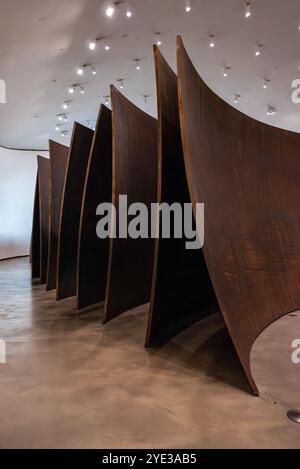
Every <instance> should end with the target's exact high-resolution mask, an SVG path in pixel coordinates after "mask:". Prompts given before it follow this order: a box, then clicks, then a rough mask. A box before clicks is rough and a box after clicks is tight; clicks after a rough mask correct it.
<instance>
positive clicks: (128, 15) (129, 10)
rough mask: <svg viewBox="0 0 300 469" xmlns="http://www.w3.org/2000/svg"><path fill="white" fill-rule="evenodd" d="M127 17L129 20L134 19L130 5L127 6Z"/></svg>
mask: <svg viewBox="0 0 300 469" xmlns="http://www.w3.org/2000/svg"><path fill="white" fill-rule="evenodd" d="M126 16H127V18H131V17H132V11H131V8H130V6H129V5H127V7H126Z"/></svg>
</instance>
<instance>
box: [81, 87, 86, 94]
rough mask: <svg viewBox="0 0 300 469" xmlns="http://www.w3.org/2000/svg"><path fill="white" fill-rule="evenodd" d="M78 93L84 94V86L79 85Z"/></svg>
mask: <svg viewBox="0 0 300 469" xmlns="http://www.w3.org/2000/svg"><path fill="white" fill-rule="evenodd" d="M80 93H81V94H85V87H84V85H80Z"/></svg>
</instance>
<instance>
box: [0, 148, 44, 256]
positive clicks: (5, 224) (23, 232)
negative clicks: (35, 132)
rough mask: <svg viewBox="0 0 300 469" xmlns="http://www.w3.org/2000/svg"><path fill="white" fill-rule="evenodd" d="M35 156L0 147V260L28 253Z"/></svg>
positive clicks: (34, 181)
mask: <svg viewBox="0 0 300 469" xmlns="http://www.w3.org/2000/svg"><path fill="white" fill-rule="evenodd" d="M39 154H41V155H42V156H48V152H40V153H39ZM36 157H37V152H35V151H23V150H9V149H6V148H2V147H0V260H1V259H6V258H10V257H17V256H27V255H28V254H29V249H30V238H31V228H32V210H33V199H34V191H35V183H36V171H37V159H36Z"/></svg>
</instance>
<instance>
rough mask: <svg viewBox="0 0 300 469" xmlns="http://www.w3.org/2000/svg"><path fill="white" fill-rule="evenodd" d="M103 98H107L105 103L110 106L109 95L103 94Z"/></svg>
mask: <svg viewBox="0 0 300 469" xmlns="http://www.w3.org/2000/svg"><path fill="white" fill-rule="evenodd" d="M103 98H104V99H105V104H106V106H109V98H110V97H109V96H103Z"/></svg>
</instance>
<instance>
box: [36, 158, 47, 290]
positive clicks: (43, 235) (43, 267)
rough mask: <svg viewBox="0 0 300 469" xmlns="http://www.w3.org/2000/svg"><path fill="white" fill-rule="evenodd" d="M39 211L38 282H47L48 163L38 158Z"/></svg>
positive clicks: (45, 159)
mask: <svg viewBox="0 0 300 469" xmlns="http://www.w3.org/2000/svg"><path fill="white" fill-rule="evenodd" d="M37 159H38V181H39V210H40V215H39V219H40V281H41V284H42V285H44V284H45V283H46V281H47V264H48V244H49V194H50V161H49V159H48V158H44V157H42V156H38V157H37Z"/></svg>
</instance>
